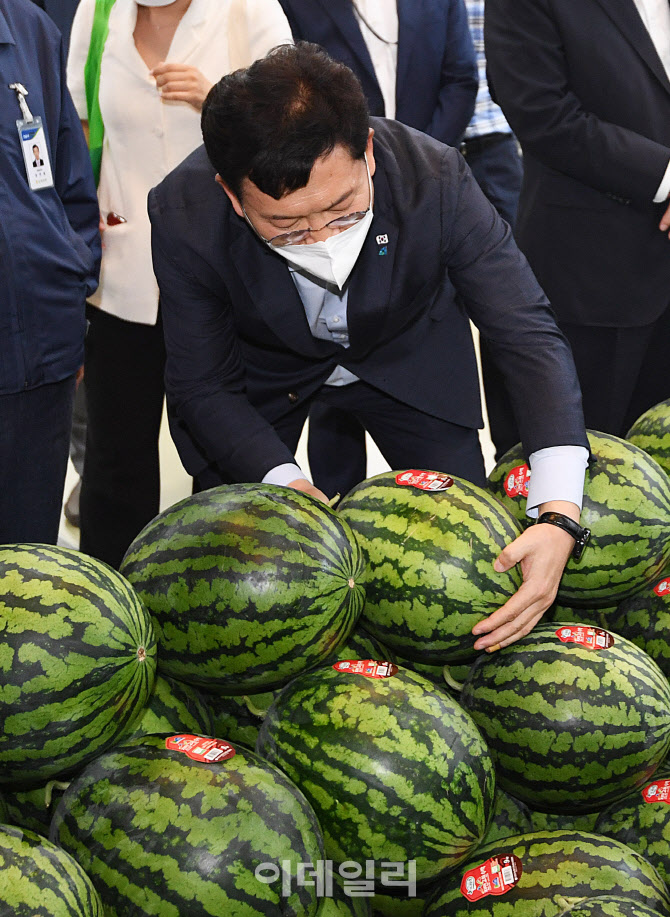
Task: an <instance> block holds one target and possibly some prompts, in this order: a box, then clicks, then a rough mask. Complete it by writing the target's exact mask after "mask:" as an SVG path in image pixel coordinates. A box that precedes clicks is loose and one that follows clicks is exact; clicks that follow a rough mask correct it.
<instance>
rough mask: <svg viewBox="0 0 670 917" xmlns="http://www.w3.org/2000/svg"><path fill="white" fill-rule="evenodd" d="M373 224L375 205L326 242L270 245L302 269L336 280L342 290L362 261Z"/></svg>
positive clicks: (334, 281) (333, 281)
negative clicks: (359, 218) (363, 251)
mask: <svg viewBox="0 0 670 917" xmlns="http://www.w3.org/2000/svg"><path fill="white" fill-rule="evenodd" d="M371 224H372V208H371V209H370V210H369V211H368V212H367V214H366V215H365V216H364V217H363V219H362V220H359V222H358V223H354V225H353V226H350V227H349V229H343V230H342V232H338V233H337V234H336V235H334V236H331V237H330V239H326V241H325V242H310V243H306V242H305V243H303V244H302V245H283V246H281V248H275V246H274V245H270V248H271V249H272V251H274V252H277V254H278V255H281V256H282V258H285V259H286V260H287V261H289V262H290V263H291V264H293V265H295V267H297V268H299V269H300V270H303V271H307V273H309V274H311V275H312V276H313V277H319V278H321V280H326V281H328V283H333V284H335V286H337V287H339V289H340V290H341V289H342V287H343V286H344V285H345V283H346V282H347V279H348V277H349V274H351V272H352V270H353V267H354V265H355V264H356V261H357V260H358V256H359V255H360V253H361V249H362V248H363V243H364V242H365V238H366V236H367V234H368V232H369V230H370V225H371Z"/></svg>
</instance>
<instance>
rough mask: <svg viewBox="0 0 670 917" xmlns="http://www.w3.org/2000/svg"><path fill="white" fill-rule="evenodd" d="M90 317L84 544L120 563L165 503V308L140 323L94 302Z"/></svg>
mask: <svg viewBox="0 0 670 917" xmlns="http://www.w3.org/2000/svg"><path fill="white" fill-rule="evenodd" d="M87 317H88V319H89V322H90V324H89V328H88V334H87V336H86V363H85V374H86V376H85V378H86V410H87V415H88V426H87V431H86V455H85V459H84V474H83V476H82V487H81V501H80V512H81V544H80V547H81V550H82V551H85V552H86V553H87V554H92V555H93V556H94V557H98V558H99V559H100V560H104V561H106V562H107V563H108V564H110V565H111V566H112V567H117V568H118V566H119V565H120V563H121V560H122V559H123V555H124V554H125V552H126V550H127V548H128V546H129V545H130V543H131V541H132V540H133V538H135V536H136V535H137V534H138V533H139V532H140V531H141V529H143V528H144V526H145V525H146V524H147V523H148V522H150V521H151V520H152V519H153V518H154V516H155V515H156V514H157V513H158V509H159V502H160V466H159V457H158V435H159V432H160V423H161V416H162V411H163V397H164V394H165V389H164V382H163V373H164V370H165V343H164V340H163V327H162V323H161V320H160V314H159V320H158V322H157V324H156V325H141V324H139V323H137V322H127V321H124V320H123V319H120V318H116V316H113V315H110V314H109V313H106V312H101V311H100V310H99V309H95V308H93V307H91V306H89V307H88V309H87Z"/></svg>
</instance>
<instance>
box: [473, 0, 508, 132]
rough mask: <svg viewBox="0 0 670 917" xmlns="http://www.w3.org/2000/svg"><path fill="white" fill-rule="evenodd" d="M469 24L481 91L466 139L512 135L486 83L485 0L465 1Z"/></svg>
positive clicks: (478, 93)
mask: <svg viewBox="0 0 670 917" xmlns="http://www.w3.org/2000/svg"><path fill="white" fill-rule="evenodd" d="M465 7H466V9H467V11H468V23H469V25H470V32H471V34H472V41H473V44H474V46H475V54H476V55H477V70H478V73H479V91H478V92H477V100H476V102H475V113H474V115H473V116H472V120H471V121H470V124H469V125H468V126H467V128H466V130H465V139H466V140H469V139H470V138H471V137H483V136H485V135H486V134H511V133H512V130H511V128H510V126H509V124H508V123H507V121H506V120H505V116H504V115H503V113H502V109H501V108H500V106H499V105H496V104H495V102H493V101H491V95H490V93H489V87H488V83H487V82H486V57H485V56H484V0H465Z"/></svg>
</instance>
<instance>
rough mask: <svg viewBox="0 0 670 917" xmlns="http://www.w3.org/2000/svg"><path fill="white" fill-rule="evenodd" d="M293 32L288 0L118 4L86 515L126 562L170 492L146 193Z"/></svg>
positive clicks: (104, 81) (71, 70) (73, 51)
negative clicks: (223, 97)
mask: <svg viewBox="0 0 670 917" xmlns="http://www.w3.org/2000/svg"><path fill="white" fill-rule="evenodd" d="M94 10H95V0H81V3H80V6H79V8H78V10H77V13H76V16H75V20H74V23H73V27H72V35H71V42H70V56H69V60H68V81H69V84H70V88H71V91H72V95H73V98H74V101H75V104H76V106H77V109H78V111H79V114H80V117H81V118H82V120H84V121H86V120H87V117H88V111H89V109H88V106H87V101H86V87H85V69H86V63H87V59H88V56H89V46H90V43H91V33H92V25H93V14H94ZM290 38H291V36H290V30H289V28H288V24H287V22H286V19H285V17H284V15H283V13H282V11H281V8H280V7H279V5H278V3H277V2H276V0H173V2H165V0H144V2H142V3H136V2H135V0H117V2H116V3H115V4H114V6H113V7H112V10H111V13H110V16H109V32H108V36H107V39H106V41H105V44H104V52H103V54H102V58H101V61H100V88H99V96H98V97H99V103H100V112H101V115H102V121H103V123H104V131H105V133H104V142H103V147H102V160H101V168H100V183H99V187H98V196H99V201H100V213H101V215H102V225H103V229H104V239H103V244H104V251H103V261H102V271H101V279H100V288H99V290H98V293H97V295H96V296H95V297H94V298H93V299H92V300H91V305H90V306H89V308H88V313H87V314H88V318H89V321H90V326H89V331H88V335H87V342H86V383H85V384H86V396H87V415H88V428H87V440H86V455H85V461H84V474H83V479H82V488H81V495H80V524H81V550H82V551H86V552H87V553H89V554H93V555H94V556H96V557H99V558H100V559H102V560H104V561H106V562H107V563H109V564H111V565H112V566H114V567H118V565H119V564H120V562H121V560H122V558H123V555H124V553H125V551H126V549H127V548H128V546H129V544H130V542H131V541H132V540H133V538H134V537H135V535H137V534H138V532H139V531H140V530H141V529H142V528H143V527H144V525H146V523H147V522H149V521H150V520H151V519H152V518H153V517H154V516H155V515H156V514H157V513H158V509H159V499H160V471H159V455H158V435H159V430H160V422H161V414H162V406H163V394H164V383H163V370H164V362H165V350H164V343H163V329H162V324H161V316H160V310H159V304H158V287H157V284H156V280H155V278H154V276H153V271H152V267H151V250H150V227H149V219H148V216H147V212H146V199H147V194H148V192H149V189H150V188H151V187H152V186H153V185H155V184H157V183H158V182H159V181H160V180H161V179H162V178H163V177H164V176H165V175H166V174H167V173H168V172H169V171H170V169H172V168H174V167H175V166H176V165H177V164H178V163H179V162H180V161H181V160H182V159H183V158H184V157H185V156H187V155H188V153H190V152H191V151H192V150H193V149H195V147H196V146H198V144H199V143H200V141H201V134H200V109H201V107H202V103H203V101H204V99H205V96H206V95H207V92H208V90H209V88H210V86H211V85H212V83H213V82H214V81H215V80H216V79H218V78H219V77H220V76H221V74H223V73H226V72H227V71H228V70H230V69H234V68H236V67H239V66H242V65H246V64H249V63H250V62H251V61H253V60H254V59H255V58H256V57H258V56H260V55H262V54H264V53H265V52H266V51H267V50H268V49H269V48H271V47H274V46H275V45H276V44H278V43H281V42H282V41H284V40H285V41H290Z"/></svg>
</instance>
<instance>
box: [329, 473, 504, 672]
mask: <svg viewBox="0 0 670 917" xmlns="http://www.w3.org/2000/svg"><path fill="white" fill-rule="evenodd" d="M399 473H400V472H395V471H394V472H389V473H386V474H380V475H377V476H376V477H374V478H370V479H369V480H368V481H364V482H363V483H362V484H359V485H358V487H355V488H354V489H353V490H352V491H351V492H350V493H349V494H348V495H347V496H346V497H345V499H344V500H343V501H342V503H341V504H340V510H339V511H340V515H341V516H343V517H344V518H345V519H346V520H347V522H348V523H349V524H350V525H351V527H352V529H353V530H354V532H355V533H356V535H357V536H358V539H359V541H360V543H361V545H362V547H363V550H364V552H365V555H366V558H367V560H368V568H367V575H366V580H365V584H366V593H367V601H366V605H365V609H364V611H363V619H362V623H363V626H364V627H365V628H366V630H369V631H370V633H371V634H374V636H376V637H378V638H379V640H381V641H382V643H384V644H385V645H386V646H388V647H389V648H390V649H392V650H394V651H397V652H398V653H401V654H402V655H403V656H404V657H406V658H408V659H409V658H411V659H416V660H417V661H418V662H423V663H428V664H430V663H433V664H436V665H439V664H444V663H446V662H453V661H458V660H461V659H469V658H472V657H473V656H474V655H476V654H475V651H474V649H473V645H474V642H475V638H474V637H473V635H472V633H471V631H472V628H473V627H474V626H475V624H476V623H477V622H478V621H481V619H482V618H484V617H486V616H488V615H489V614H491V613H492V612H493V611H495V610H496V609H497V608H499V607H500V606H501V605H503V604H504V603H505V602H506V601H507V599H508V598H509V597H510V596H511V595H513V594H514V593H515V592H516V590H517V589H518V588H519V586H520V584H521V573H520V572H519V570H518V569H517V568H516V567H514V568H513V569H512V570H510V571H509V572H508V573H496V572H495V571H494V569H493V562H494V560H495V559H496V557H497V556H498V554H499V553H500V551H501V550H502V549H503V548H504V547H505V545H507V544H509V543H510V542H511V541H514V539H515V538H516V537H517V535H518V534H519V533H520V531H521V530H520V528H519V527H518V525H517V524H516V522H515V521H514V519H513V518H512V516H511V515H510V513H509V512H507V511H506V510H505V508H504V507H501V506H500V504H499V503H498V502H497V501H496V500H494V499H492V498H491V496H490V494H488V493H486V491H484V490H482V489H481V488H479V487H476V486H475V485H474V484H470V483H469V482H468V481H464V480H462V479H460V478H454V485H453V486H452V487H450V488H449V489H448V490H445V491H442V492H438V493H429V492H427V491H423V490H418V489H417V488H415V487H405V486H402V485H398V484H396V480H395V479H396V475H397V474H399Z"/></svg>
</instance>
